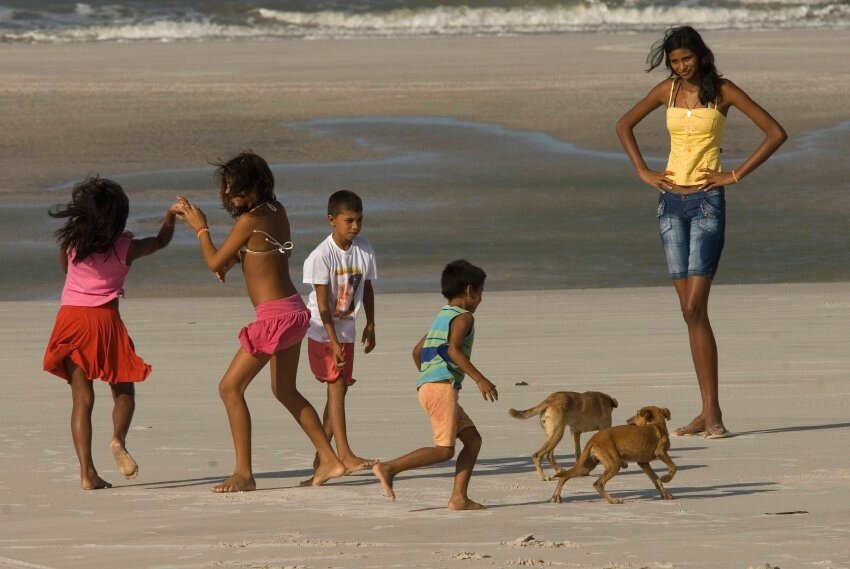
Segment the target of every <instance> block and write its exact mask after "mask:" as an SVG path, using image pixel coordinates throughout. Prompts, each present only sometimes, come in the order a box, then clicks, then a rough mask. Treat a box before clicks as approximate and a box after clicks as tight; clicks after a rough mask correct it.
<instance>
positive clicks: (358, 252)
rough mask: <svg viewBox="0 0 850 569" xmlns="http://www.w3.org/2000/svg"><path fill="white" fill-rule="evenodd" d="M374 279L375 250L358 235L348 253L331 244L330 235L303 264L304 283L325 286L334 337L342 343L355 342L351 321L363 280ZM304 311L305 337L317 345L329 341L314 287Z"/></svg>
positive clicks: (376, 274)
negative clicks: (306, 317)
mask: <svg viewBox="0 0 850 569" xmlns="http://www.w3.org/2000/svg"><path fill="white" fill-rule="evenodd" d="M377 278H378V273H377V267H376V266H375V249H374V248H373V247H372V244H371V243H369V242H368V241H367V240H366V239H364V238H362V237H360V236H357V237H355V238H354V241H352V243H351V247H349V249H348V251H343V250H342V249H340V248H339V246H338V245H337V244H336V243H335V242H334V240H333V235H328V237H327V239H325V240H324V241H322V242H321V243H319V246H318V247H316V248H315V249H313V252H312V253H310V255H309V256H308V257H307V260H305V261H304V282H305V283H309V284H311V285H317V284H320V285H328V289H329V290H328V292H329V295H328V303H329V305H330V308H331V311H332V312H333V318H334V329H335V330H336V337H337V339H338V340H339V341H340V342H341V343H353V342H354V340H355V330H354V319H355V318H356V317H357V313H358V312H360V307H361V306H362V305H363V288H364V287H365V283H364V281H373V280H375V279H377ZM307 308H309V309H310V329H309V330H308V331H307V336H308V337H310V338H312V339H314V340H316V341H318V342H329V341H330V339H329V338H328V334H327V332H326V331H325V326H324V324H322V316H321V314H319V304H318V302H317V301H316V287H315V286H314V287H313V291H312V292H311V293H310V299H309V300H308V301H307Z"/></svg>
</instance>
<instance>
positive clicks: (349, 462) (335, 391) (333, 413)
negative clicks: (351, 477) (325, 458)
mask: <svg viewBox="0 0 850 569" xmlns="http://www.w3.org/2000/svg"><path fill="white" fill-rule="evenodd" d="M346 393H348V386H347V385H346V384H345V380H344V379H343V378H339V379H337V380H336V381H335V382H333V383H328V404H327V407H326V408H325V409H326V410H327V411H328V413H329V419H330V421H329V422H330V426H331V434H332V437H334V438H336V450H337V453H338V454H339V459H340V460H341V461H342V463H343V464H344V465H345V468H346V470H347V472H348V473H351V472H356V471H358V470H365V469H366V468H369V467H370V466H372V465H373V464H375V461H374V460H370V459H366V458H360V457H359V456H357V455H356V454H354V452H353V451H352V450H351V447H350V446H349V444H348V431H347V429H346V426H345V395H346ZM327 423H328V421H327V420H326V421H325V431H326V432H327Z"/></svg>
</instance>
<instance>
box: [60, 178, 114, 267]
mask: <svg viewBox="0 0 850 569" xmlns="http://www.w3.org/2000/svg"><path fill="white" fill-rule="evenodd" d="M129 214H130V200H129V199H128V198H127V194H125V193H124V188H122V187H121V186H120V185H119V184H117V183H116V182H113V181H112V180H107V179H106V178H101V177H99V176H97V175H95V176H93V177H88V178H86V179H85V180H83V181H82V182H80V183H78V184H76V185H75V186H74V189H73V190H72V191H71V201H69V202H68V203H67V204H65V205H64V206H62V205H56V206H53V207H52V208H50V211H48V215H49V216H50V217H56V218H63V217H67V218H68V221H66V222H65V225H63V226H62V227H60V228H59V229H57V230H56V240H57V241H58V242H59V245H60V246H61V247H62V249H64V250H65V251H70V250H72V249H73V250H74V260H73V262H74V264H77V263H79V262H80V261H83V260H84V259H86V258H87V257H88V256H89V255H91V254H92V253H106V252H108V251H109V250H110V249H112V248H113V246H114V244H115V241H116V240H117V239H118V237H120V236H121V233H122V232H123V231H124V228H125V227H126V225H127V216H128V215H129Z"/></svg>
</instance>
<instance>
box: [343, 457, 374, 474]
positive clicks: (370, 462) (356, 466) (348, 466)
mask: <svg viewBox="0 0 850 569" xmlns="http://www.w3.org/2000/svg"><path fill="white" fill-rule="evenodd" d="M341 460H342V463H343V464H344V465H345V473H346V474H351V473H353V472H359V471H361V470H368V469H370V468H372V467H373V466H375V464H377V463H378V461H377V460H375V459H373V458H360V457H359V456H352V457H351V458H344V459H341Z"/></svg>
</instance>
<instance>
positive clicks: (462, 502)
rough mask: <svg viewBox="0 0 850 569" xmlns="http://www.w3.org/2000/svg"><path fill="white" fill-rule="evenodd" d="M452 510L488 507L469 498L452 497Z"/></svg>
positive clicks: (450, 504)
mask: <svg viewBox="0 0 850 569" xmlns="http://www.w3.org/2000/svg"><path fill="white" fill-rule="evenodd" d="M449 509H450V510H486V509H487V508H486V507H485V506H483V505H481V504H479V503H478V502H473V501H472V500H470V499H469V498H466V499H452V500H450V501H449Z"/></svg>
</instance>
